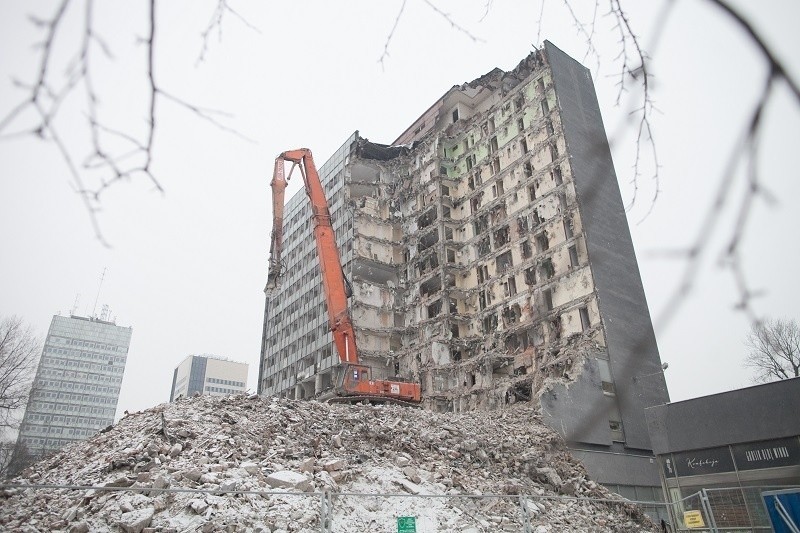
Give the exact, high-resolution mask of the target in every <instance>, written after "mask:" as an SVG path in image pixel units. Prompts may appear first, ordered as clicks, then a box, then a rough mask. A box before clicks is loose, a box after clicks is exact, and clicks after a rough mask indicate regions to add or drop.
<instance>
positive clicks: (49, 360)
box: [42, 357, 125, 374]
mask: <svg viewBox="0 0 800 533" xmlns="http://www.w3.org/2000/svg"><path fill="white" fill-rule="evenodd" d="M42 361H43V362H44V363H45V364H48V365H54V366H63V367H67V368H83V369H85V370H92V371H97V372H103V373H105V374H108V373H113V374H122V373H123V372H124V371H125V368H124V367H121V366H113V365H114V363H113V361H110V360H109V361H108V364H107V365H106V364H105V363H103V364H101V363H88V362H85V361H73V360H71V359H61V358H58V357H45V358H43V359H42Z"/></svg>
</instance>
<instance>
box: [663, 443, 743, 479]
mask: <svg viewBox="0 0 800 533" xmlns="http://www.w3.org/2000/svg"><path fill="white" fill-rule="evenodd" d="M672 457H673V459H674V461H675V469H676V471H677V473H678V475H679V476H702V475H707V474H720V473H723V472H733V471H734V470H735V469H734V466H733V459H732V458H731V452H730V450H729V449H728V447H727V446H722V447H719V448H709V449H706V450H694V451H690V452H681V453H675V454H672Z"/></svg>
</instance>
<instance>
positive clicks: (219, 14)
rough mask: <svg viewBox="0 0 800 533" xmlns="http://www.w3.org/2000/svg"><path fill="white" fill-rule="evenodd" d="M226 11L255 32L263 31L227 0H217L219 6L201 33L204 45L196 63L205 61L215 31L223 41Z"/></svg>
mask: <svg viewBox="0 0 800 533" xmlns="http://www.w3.org/2000/svg"><path fill="white" fill-rule="evenodd" d="M225 13H230V14H231V15H233V16H234V17H236V18H237V19H239V21H240V22H241V23H242V24H244V25H245V26H246V27H247V28H249V29H251V30H253V31H254V32H256V33H258V34H260V33H261V30H259V29H258V28H256V27H255V26H253V25H252V24H250V23H249V22H248V21H247V19H246V18H244V17H243V16H241V15H240V14H239V13H237V12H236V11H235V10H234V9H233V8H232V7H231V6H230V5H229V4H228V2H227V0H217V7H216V8H215V9H214V13H213V14H212V15H211V20H209V21H208V26H206V29H205V30H203V33H202V34H201V37H202V38H203V47H202V49H201V50H200V55H199V56H198V58H197V61H196V62H195V65H197V64H199V63H202V62H203V61H205V58H206V52H208V40H209V38H210V37H211V34H212V33H213V32H214V31H216V32H217V39H218V40H219V41H220V42H222V19H223V17H224V16H225Z"/></svg>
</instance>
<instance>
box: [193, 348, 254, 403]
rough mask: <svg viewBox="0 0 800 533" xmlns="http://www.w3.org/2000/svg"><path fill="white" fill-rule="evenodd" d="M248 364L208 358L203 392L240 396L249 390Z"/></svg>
mask: <svg viewBox="0 0 800 533" xmlns="http://www.w3.org/2000/svg"><path fill="white" fill-rule="evenodd" d="M247 367H248V365H247V364H246V363H237V362H234V361H225V360H222V359H213V358H210V357H209V358H208V359H207V360H206V373H205V380H204V383H203V392H204V393H205V394H213V395H228V394H238V393H242V392H244V391H246V390H247Z"/></svg>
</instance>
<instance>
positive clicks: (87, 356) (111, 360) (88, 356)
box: [44, 346, 125, 364]
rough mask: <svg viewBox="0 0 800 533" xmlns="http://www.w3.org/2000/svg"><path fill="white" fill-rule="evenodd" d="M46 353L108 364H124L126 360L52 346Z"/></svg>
mask: <svg viewBox="0 0 800 533" xmlns="http://www.w3.org/2000/svg"><path fill="white" fill-rule="evenodd" d="M44 351H45V353H52V354H57V355H66V356H70V357H73V358H78V357H81V358H83V359H87V360H89V359H91V360H93V361H108V364H113V363H124V362H125V358H124V357H118V356H115V355H106V354H101V353H96V352H84V351H81V350H71V349H69V348H54V347H52V346H48V347H47V348H45V350H44Z"/></svg>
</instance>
